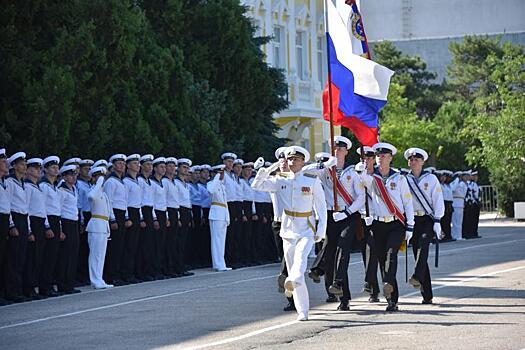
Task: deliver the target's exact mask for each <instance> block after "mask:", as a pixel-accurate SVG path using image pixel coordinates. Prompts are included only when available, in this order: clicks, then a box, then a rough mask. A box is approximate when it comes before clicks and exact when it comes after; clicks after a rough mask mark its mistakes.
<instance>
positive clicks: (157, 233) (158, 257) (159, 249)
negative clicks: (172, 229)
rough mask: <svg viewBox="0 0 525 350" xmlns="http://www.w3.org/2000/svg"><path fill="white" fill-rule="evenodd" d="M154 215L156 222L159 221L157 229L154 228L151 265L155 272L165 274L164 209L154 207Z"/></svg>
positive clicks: (165, 218) (165, 217)
mask: <svg viewBox="0 0 525 350" xmlns="http://www.w3.org/2000/svg"><path fill="white" fill-rule="evenodd" d="M155 215H156V216H157V222H158V223H159V229H158V230H154V232H153V236H154V245H153V263H154V265H153V267H154V271H155V274H157V275H159V274H167V273H168V271H167V265H166V261H165V260H166V259H165V257H166V256H165V254H164V253H165V247H166V220H167V216H166V211H165V210H157V209H155Z"/></svg>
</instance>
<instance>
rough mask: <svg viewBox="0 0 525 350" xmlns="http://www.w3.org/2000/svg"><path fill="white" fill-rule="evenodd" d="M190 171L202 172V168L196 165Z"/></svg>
mask: <svg viewBox="0 0 525 350" xmlns="http://www.w3.org/2000/svg"><path fill="white" fill-rule="evenodd" d="M190 170H191V171H192V172H197V171H201V167H200V165H194V166H192V167H190Z"/></svg>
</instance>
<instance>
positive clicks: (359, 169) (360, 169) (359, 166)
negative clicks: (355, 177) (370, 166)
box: [355, 162, 366, 173]
mask: <svg viewBox="0 0 525 350" xmlns="http://www.w3.org/2000/svg"><path fill="white" fill-rule="evenodd" d="M365 170H366V165H365V163H363V162H359V163H357V164H356V165H355V171H357V172H358V173H361V172H363V171H365Z"/></svg>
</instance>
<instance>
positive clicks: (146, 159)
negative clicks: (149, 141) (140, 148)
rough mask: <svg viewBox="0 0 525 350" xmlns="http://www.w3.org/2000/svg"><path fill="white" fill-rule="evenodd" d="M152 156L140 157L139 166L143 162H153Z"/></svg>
mask: <svg viewBox="0 0 525 350" xmlns="http://www.w3.org/2000/svg"><path fill="white" fill-rule="evenodd" d="M153 158H155V157H153V154H145V155H143V156H142V157H140V164H142V163H145V162H153Z"/></svg>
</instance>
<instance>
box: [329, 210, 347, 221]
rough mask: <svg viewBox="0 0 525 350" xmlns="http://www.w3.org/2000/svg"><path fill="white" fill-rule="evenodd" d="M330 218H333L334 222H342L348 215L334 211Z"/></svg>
mask: <svg viewBox="0 0 525 350" xmlns="http://www.w3.org/2000/svg"><path fill="white" fill-rule="evenodd" d="M332 217H333V218H334V221H335V222H338V221H341V220H344V219H346V218H347V217H348V214H347V213H346V212H344V211H336V212H334V213H333V214H332Z"/></svg>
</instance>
